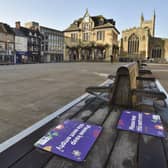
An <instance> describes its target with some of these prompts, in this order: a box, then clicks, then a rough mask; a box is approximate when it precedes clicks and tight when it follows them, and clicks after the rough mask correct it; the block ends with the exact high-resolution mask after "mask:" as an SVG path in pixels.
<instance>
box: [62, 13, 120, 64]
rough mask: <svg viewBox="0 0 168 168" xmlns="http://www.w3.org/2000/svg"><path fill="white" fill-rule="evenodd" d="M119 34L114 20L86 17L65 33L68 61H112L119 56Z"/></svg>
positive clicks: (101, 17) (102, 17)
mask: <svg viewBox="0 0 168 168" xmlns="http://www.w3.org/2000/svg"><path fill="white" fill-rule="evenodd" d="M118 34H119V31H118V30H117V28H116V27H115V21H114V20H113V19H106V18H105V17H104V16H102V15H100V16H90V14H89V12H88V10H86V13H85V15H84V16H83V17H82V18H79V19H78V20H75V21H74V22H73V23H72V24H71V25H70V26H69V27H68V28H67V29H66V30H65V31H64V37H65V52H64V57H65V60H66V61H110V60H111V59H112V58H113V59H116V57H117V55H118V49H119V48H118Z"/></svg>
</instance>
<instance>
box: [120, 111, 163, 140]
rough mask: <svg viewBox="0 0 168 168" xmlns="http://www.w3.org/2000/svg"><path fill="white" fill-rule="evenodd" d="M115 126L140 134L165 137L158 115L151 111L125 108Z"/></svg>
mask: <svg viewBox="0 0 168 168" xmlns="http://www.w3.org/2000/svg"><path fill="white" fill-rule="evenodd" d="M117 128H118V129H122V130H127V131H133V132H137V133H141V134H147V135H153V136H158V137H165V134H164V128H163V125H162V122H161V119H160V116H159V115H155V114H151V113H142V112H137V111H128V110H125V111H123V112H122V114H121V116H120V120H119V122H118V125H117Z"/></svg>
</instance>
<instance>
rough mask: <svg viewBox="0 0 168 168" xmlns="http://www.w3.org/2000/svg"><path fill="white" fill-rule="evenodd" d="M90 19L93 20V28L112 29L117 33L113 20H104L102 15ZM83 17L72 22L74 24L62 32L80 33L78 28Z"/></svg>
mask: <svg viewBox="0 0 168 168" xmlns="http://www.w3.org/2000/svg"><path fill="white" fill-rule="evenodd" d="M90 18H91V19H92V20H93V22H94V25H95V28H107V27H110V28H114V29H115V30H116V31H117V33H119V31H118V30H117V28H116V27H115V21H114V20H113V19H106V18H105V17H104V16H103V15H98V16H90ZM82 20H83V17H82V18H79V19H78V20H74V22H73V23H72V24H71V25H70V26H69V27H68V28H67V29H65V30H64V32H68V31H80V30H81V29H80V28H79V25H80V23H81V22H82Z"/></svg>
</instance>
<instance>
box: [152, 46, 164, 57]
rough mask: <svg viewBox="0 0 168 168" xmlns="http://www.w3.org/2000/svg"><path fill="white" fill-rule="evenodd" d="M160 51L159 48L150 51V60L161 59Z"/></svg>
mask: <svg viewBox="0 0 168 168" xmlns="http://www.w3.org/2000/svg"><path fill="white" fill-rule="evenodd" d="M161 55H162V50H161V47H160V46H157V47H155V48H153V49H152V58H161Z"/></svg>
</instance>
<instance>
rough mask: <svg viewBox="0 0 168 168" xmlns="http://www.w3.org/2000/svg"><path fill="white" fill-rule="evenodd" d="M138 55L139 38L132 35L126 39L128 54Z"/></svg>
mask: <svg viewBox="0 0 168 168" xmlns="http://www.w3.org/2000/svg"><path fill="white" fill-rule="evenodd" d="M138 53H139V38H138V36H136V35H135V34H132V35H131V36H130V37H129V39H128V54H130V55H136V54H138Z"/></svg>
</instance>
